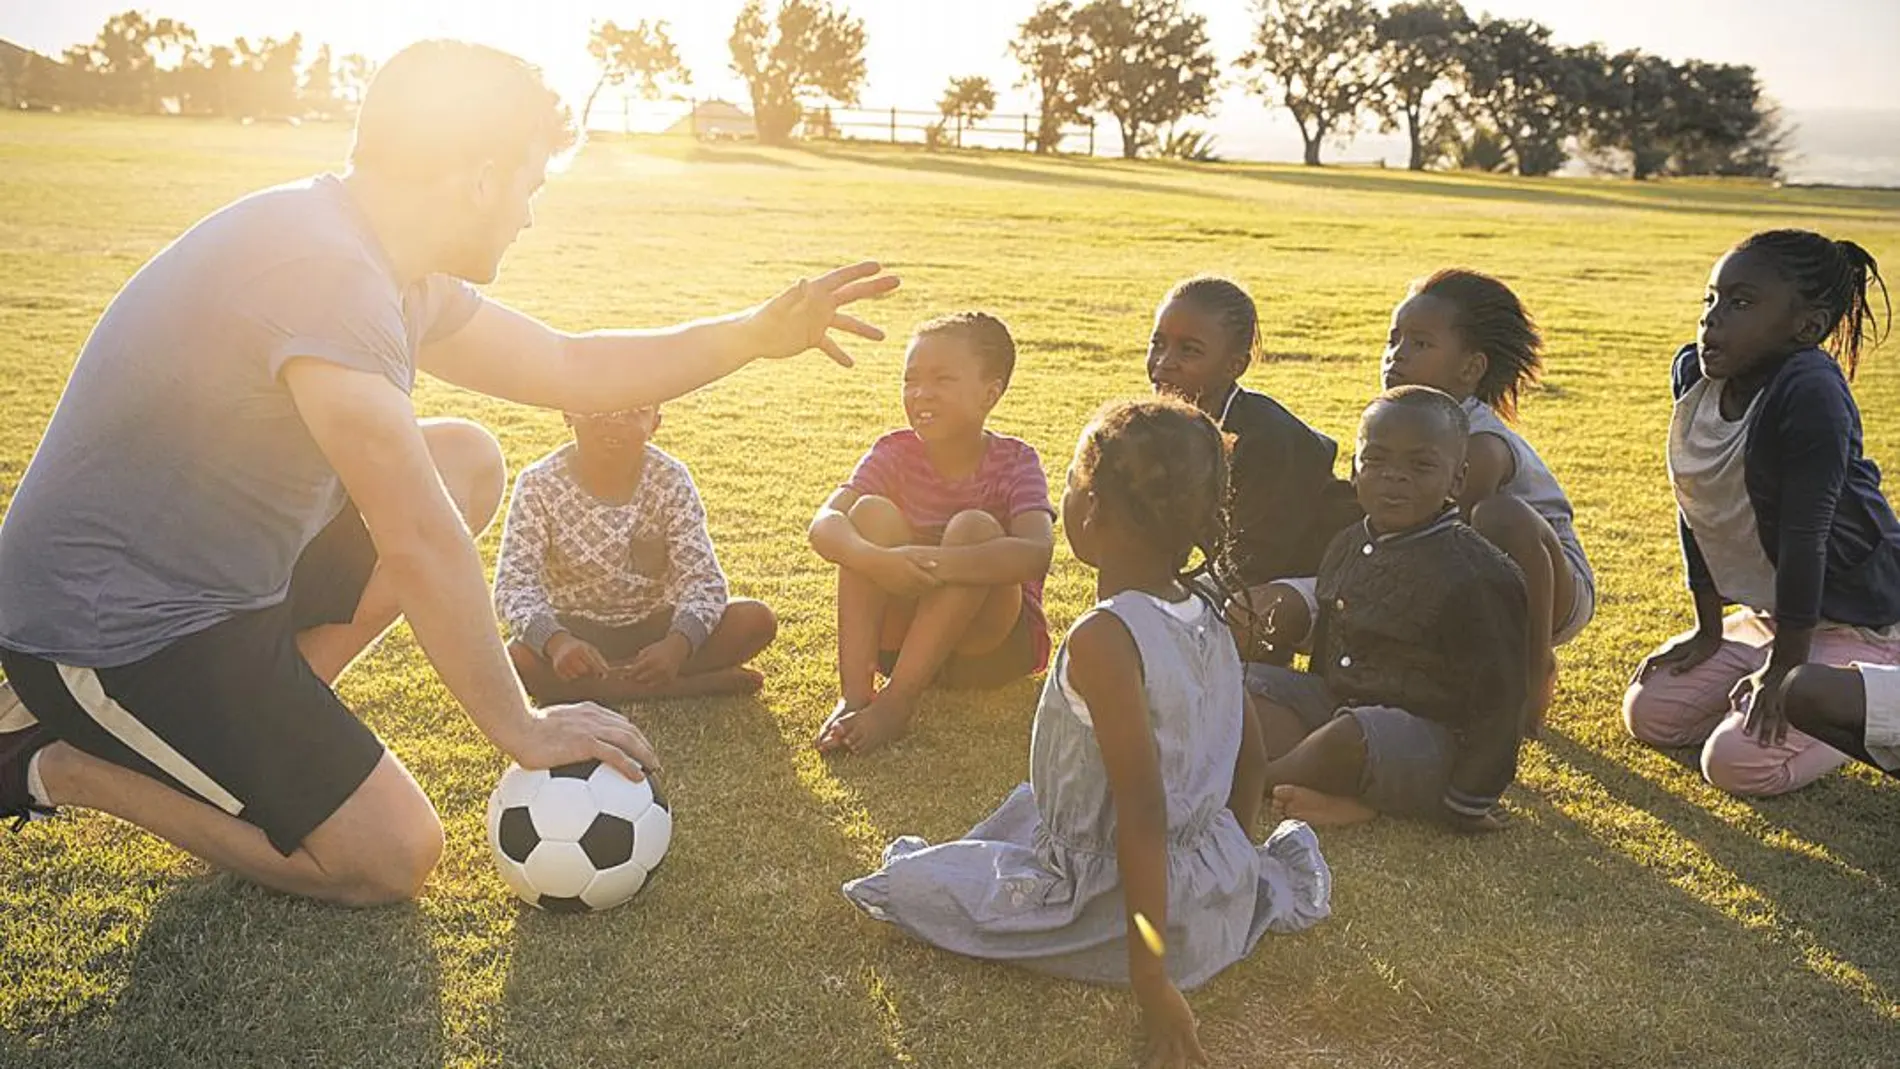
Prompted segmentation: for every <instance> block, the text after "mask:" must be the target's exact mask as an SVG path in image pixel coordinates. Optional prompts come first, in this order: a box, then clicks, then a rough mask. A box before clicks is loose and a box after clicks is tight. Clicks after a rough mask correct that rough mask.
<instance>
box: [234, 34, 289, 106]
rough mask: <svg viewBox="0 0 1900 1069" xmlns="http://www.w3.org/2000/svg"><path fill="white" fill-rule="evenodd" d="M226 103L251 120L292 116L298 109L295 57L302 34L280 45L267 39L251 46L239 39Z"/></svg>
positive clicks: (271, 38) (283, 41) (274, 40)
mask: <svg viewBox="0 0 1900 1069" xmlns="http://www.w3.org/2000/svg"><path fill="white" fill-rule="evenodd" d="M235 45H236V47H235V49H234V52H235V61H234V63H233V65H232V69H231V78H230V80H231V88H230V89H229V90H228V91H227V92H226V101H227V103H228V105H229V106H230V107H231V109H232V110H233V111H235V112H236V113H237V114H239V115H243V116H246V117H251V118H264V117H266V116H294V115H296V114H297V113H298V111H299V110H301V109H299V108H298V106H297V66H298V63H297V61H298V57H299V56H300V55H301V54H302V52H303V34H301V33H293V34H291V35H290V36H289V37H288V38H285V39H284V40H282V41H279V40H278V39H276V38H274V37H266V38H264V39H263V40H261V41H259V42H258V43H257V44H255V45H253V44H251V42H250V41H248V40H246V39H245V38H242V37H240V38H238V39H237V41H236V43H235Z"/></svg>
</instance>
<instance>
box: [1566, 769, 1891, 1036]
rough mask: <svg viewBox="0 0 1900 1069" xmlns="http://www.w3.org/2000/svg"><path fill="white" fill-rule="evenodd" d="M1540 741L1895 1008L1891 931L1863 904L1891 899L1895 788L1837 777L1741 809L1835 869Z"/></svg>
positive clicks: (1636, 778)
mask: <svg viewBox="0 0 1900 1069" xmlns="http://www.w3.org/2000/svg"><path fill="white" fill-rule="evenodd" d="M1545 745H1546V746H1547V747H1548V748H1549V750H1550V751H1551V753H1552V754H1553V756H1555V757H1557V758H1558V759H1559V760H1561V761H1564V762H1566V763H1568V764H1569V765H1571V766H1572V767H1573V768H1576V769H1578V770H1580V771H1582V772H1584V773H1586V774H1588V775H1590V776H1591V777H1593V778H1595V779H1596V780H1597V782H1598V783H1600V784H1602V786H1603V787H1604V789H1605V790H1607V791H1609V792H1610V794H1612V795H1613V796H1615V797H1616V798H1617V799H1618V800H1619V801H1622V802H1623V803H1624V804H1626V805H1629V806H1632V807H1635V808H1637V809H1640V810H1642V811H1644V812H1646V813H1649V814H1651V815H1652V816H1654V817H1655V818H1656V819H1658V820H1660V821H1662V822H1663V823H1664V824H1667V825H1668V826H1669V827H1671V828H1673V829H1674V830H1675V832H1676V833H1677V834H1678V835H1680V836H1682V837H1683V838H1684V839H1687V840H1689V841H1690V842H1692V843H1694V844H1695V845H1696V846H1697V847H1700V848H1701V849H1702V850H1704V851H1706V852H1707V853H1708V855H1709V856H1710V857H1711V858H1713V859H1714V860H1715V861H1716V862H1717V863H1718V864H1720V865H1721V866H1722V867H1723V868H1725V869H1727V870H1728V871H1729V872H1731V873H1733V874H1734V876H1735V878H1736V879H1737V880H1739V881H1740V882H1741V883H1743V884H1745V885H1747V886H1748V887H1750V888H1752V889H1754V890H1755V891H1756V892H1757V893H1758V894H1760V895H1761V896H1762V898H1764V899H1765V900H1766V901H1767V902H1768V903H1769V904H1771V905H1772V906H1773V908H1774V910H1775V911H1776V912H1777V913H1779V914H1780V915H1781V916H1782V917H1784V918H1786V920H1787V921H1788V923H1790V924H1792V925H1794V926H1796V927H1798V928H1800V929H1803V930H1805V931H1806V932H1808V933H1810V934H1811V935H1812V937H1813V939H1814V941H1815V942H1816V943H1817V944H1818V945H1819V946H1820V947H1821V948H1824V949H1825V950H1826V951H1827V952H1829V953H1830V954H1831V955H1832V956H1833V957H1835V958H1837V959H1839V960H1840V961H1842V962H1845V963H1848V964H1849V965H1851V966H1853V967H1854V968H1855V969H1857V970H1858V971H1859V972H1860V973H1861V974H1863V975H1864V976H1866V978H1867V979H1868V980H1869V981H1871V982H1872V983H1873V984H1874V985H1875V987H1877V988H1878V989H1879V991H1880V993H1881V996H1882V997H1884V998H1885V999H1887V1000H1888V1001H1889V1002H1900V932H1896V931H1895V930H1894V928H1893V927H1892V926H1891V925H1885V924H1876V925H1870V924H1869V923H1868V917H1869V914H1870V907H1872V912H1875V913H1878V912H1881V909H1880V907H1879V906H1878V905H1877V903H1879V901H1880V899H1882V898H1883V897H1884V898H1887V899H1888V903H1887V908H1888V909H1889V910H1890V909H1891V906H1892V905H1893V904H1894V901H1895V900H1896V899H1897V898H1900V856H1897V852H1896V851H1895V849H1894V846H1893V829H1894V828H1895V827H1896V826H1900V791H1896V790H1894V789H1893V788H1892V786H1891V785H1889V784H1885V783H1872V782H1868V781H1866V780H1864V779H1862V778H1860V777H1857V776H1846V775H1836V776H1830V777H1828V778H1827V779H1825V780H1823V781H1822V782H1820V783H1817V784H1816V785H1815V786H1814V787H1811V788H1808V789H1807V790H1806V791H1802V792H1797V793H1795V794H1793V795H1788V796H1784V797H1781V798H1774V799H1764V800H1760V801H1755V802H1752V803H1748V804H1749V805H1750V807H1751V808H1752V809H1753V810H1754V812H1755V813H1756V815H1758V816H1760V817H1761V818H1762V819H1763V821H1764V822H1765V823H1766V824H1767V825H1768V826H1769V828H1770V829H1784V830H1786V831H1788V832H1790V833H1792V834H1793V835H1794V836H1796V837H1798V838H1799V839H1800V840H1803V841H1805V843H1807V844H1812V845H1813V846H1815V847H1818V848H1820V849H1821V850H1823V851H1825V852H1826V853H1827V854H1828V855H1830V856H1832V857H1834V858H1836V859H1838V860H1839V861H1840V862H1841V865H1836V864H1834V863H1831V862H1829V861H1828V860H1826V859H1825V858H1821V857H1816V856H1813V855H1812V854H1810V853H1807V852H1804V851H1803V850H1801V849H1799V848H1784V847H1781V846H1778V845H1776V844H1774V843H1770V842H1764V841H1763V838H1762V836H1761V835H1760V834H1758V833H1755V832H1751V831H1749V830H1745V829H1742V828H1737V827H1735V826H1734V825H1733V824H1731V823H1729V822H1728V821H1725V820H1722V819H1720V818H1718V817H1716V816H1715V815H1714V814H1712V813H1710V812H1709V811H1708V810H1706V809H1703V808H1702V807H1700V806H1697V805H1694V804H1693V803H1691V802H1689V801H1686V800H1684V799H1683V798H1681V797H1680V796H1678V795H1676V794H1673V793H1671V792H1669V791H1667V790H1665V789H1663V788H1661V787H1659V786H1657V785H1656V784H1655V783H1653V782H1651V781H1650V780H1648V779H1647V778H1645V777H1643V776H1641V775H1639V774H1638V773H1636V772H1634V771H1632V770H1631V769H1630V768H1628V767H1627V766H1625V765H1622V764H1620V763H1618V762H1615V761H1613V760H1610V759H1608V758H1607V757H1605V756H1604V755H1603V754H1601V753H1598V752H1597V751H1595V750H1592V749H1591V748H1589V747H1587V746H1583V745H1580V744H1578V743H1576V742H1574V741H1572V740H1570V739H1567V738H1565V737H1564V736H1562V735H1557V734H1555V733H1552V734H1551V736H1550V737H1549V738H1547V739H1546V740H1545ZM1695 774H1697V775H1699V772H1696V773H1695ZM1711 789H1712V788H1711ZM1842 865H1845V866H1847V867H1846V868H1843V867H1842ZM1852 870H1858V872H1856V871H1852ZM1889 1024H1890V1025H1891V1022H1889Z"/></svg>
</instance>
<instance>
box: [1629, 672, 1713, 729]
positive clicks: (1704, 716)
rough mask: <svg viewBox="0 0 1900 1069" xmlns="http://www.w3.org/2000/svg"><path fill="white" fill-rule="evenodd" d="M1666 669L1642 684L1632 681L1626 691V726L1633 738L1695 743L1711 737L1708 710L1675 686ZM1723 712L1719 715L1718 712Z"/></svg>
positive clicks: (1710, 716) (1710, 717)
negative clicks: (1695, 705)
mask: <svg viewBox="0 0 1900 1069" xmlns="http://www.w3.org/2000/svg"><path fill="white" fill-rule="evenodd" d="M1667 671H1668V670H1667V669H1662V670H1660V671H1658V672H1657V673H1656V676H1654V677H1652V678H1651V679H1648V680H1645V681H1643V682H1641V683H1632V684H1630V686H1629V689H1628V690H1626V691H1624V692H1623V727H1624V729H1625V730H1627V731H1628V732H1629V733H1630V737H1632V738H1634V739H1635V740H1636V741H1638V742H1646V743H1648V744H1649V745H1651V746H1691V745H1694V744H1695V743H1698V742H1701V741H1702V740H1703V739H1705V738H1707V737H1708V736H1707V732H1706V725H1707V723H1708V721H1709V720H1710V719H1712V715H1711V713H1710V712H1709V711H1708V710H1706V709H1701V708H1696V707H1694V704H1693V703H1692V702H1690V701H1688V700H1687V696H1686V695H1685V694H1683V693H1681V691H1682V689H1683V688H1681V687H1680V686H1676V687H1672V686H1670V685H1669V684H1670V683H1671V682H1672V680H1671V679H1669V678H1666V677H1664V675H1663V673H1664V672H1667ZM1717 715H1719V714H1717Z"/></svg>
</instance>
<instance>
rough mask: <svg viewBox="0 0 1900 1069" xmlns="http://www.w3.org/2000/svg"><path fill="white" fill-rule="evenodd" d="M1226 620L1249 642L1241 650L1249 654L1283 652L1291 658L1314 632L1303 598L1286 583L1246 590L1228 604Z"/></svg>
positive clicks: (1263, 585)
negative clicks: (1244, 595) (1244, 594)
mask: <svg viewBox="0 0 1900 1069" xmlns="http://www.w3.org/2000/svg"><path fill="white" fill-rule="evenodd" d="M1250 603H1251V612H1249V607H1250ZM1227 617H1228V620H1229V622H1230V623H1232V624H1233V625H1234V627H1235V628H1237V629H1238V630H1239V633H1240V634H1241V635H1243V636H1245V637H1246V639H1248V641H1247V642H1246V644H1245V646H1244V647H1243V648H1244V649H1247V650H1249V651H1253V650H1262V651H1264V652H1267V653H1284V654H1286V655H1287V656H1289V657H1291V656H1292V653H1293V650H1294V648H1295V647H1297V646H1298V645H1299V644H1300V643H1301V642H1302V641H1304V640H1305V639H1306V636H1307V635H1308V634H1310V633H1312V630H1313V617H1312V613H1310V612H1309V611H1308V610H1307V608H1306V599H1305V598H1302V597H1301V596H1300V594H1299V591H1297V590H1294V589H1293V588H1292V587H1290V586H1287V585H1286V584H1285V583H1265V584H1262V585H1260V586H1256V587H1249V588H1248V590H1247V596H1246V597H1245V598H1235V599H1234V600H1233V601H1230V602H1229V603H1228V608H1227Z"/></svg>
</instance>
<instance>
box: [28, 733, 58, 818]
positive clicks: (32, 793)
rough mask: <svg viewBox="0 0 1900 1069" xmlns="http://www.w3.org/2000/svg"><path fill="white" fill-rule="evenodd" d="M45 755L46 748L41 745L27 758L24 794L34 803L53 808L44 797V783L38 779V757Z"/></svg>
mask: <svg viewBox="0 0 1900 1069" xmlns="http://www.w3.org/2000/svg"><path fill="white" fill-rule="evenodd" d="M45 756H46V749H45V747H41V748H40V749H39V750H36V751H34V753H33V756H32V757H30V758H28V759H27V762H26V796H27V798H28V799H30V800H31V801H32V802H33V804H34V805H37V806H42V807H44V808H47V809H51V808H53V803H52V802H49V801H47V799H46V783H45V782H44V781H42V780H41V779H40V758H42V757H45Z"/></svg>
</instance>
